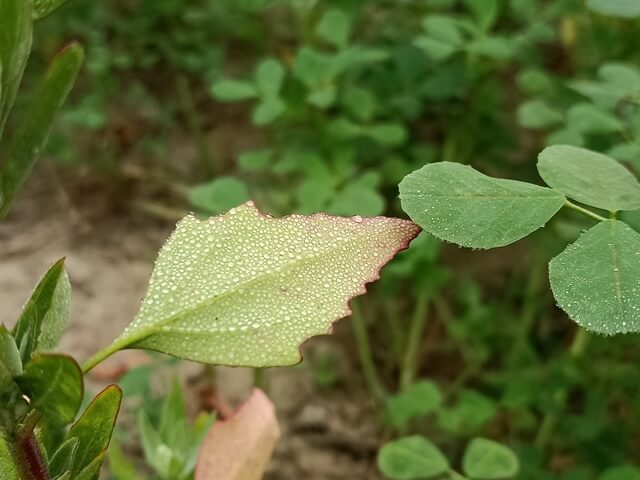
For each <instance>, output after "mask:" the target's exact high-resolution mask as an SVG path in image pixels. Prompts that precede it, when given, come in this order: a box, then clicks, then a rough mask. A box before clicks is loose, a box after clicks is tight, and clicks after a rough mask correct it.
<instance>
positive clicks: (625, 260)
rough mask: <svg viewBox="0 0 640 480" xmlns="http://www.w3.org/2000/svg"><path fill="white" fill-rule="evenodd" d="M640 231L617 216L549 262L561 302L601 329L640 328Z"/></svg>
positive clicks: (610, 332) (573, 316) (576, 316)
mask: <svg viewBox="0 0 640 480" xmlns="http://www.w3.org/2000/svg"><path fill="white" fill-rule="evenodd" d="M639 257H640V234H638V233H637V232H636V231H635V230H633V229H631V228H630V227H629V226H627V225H626V224H625V223H623V222H621V221H617V220H607V221H605V222H600V223H599V224H598V225H596V226H595V227H592V228H591V229H589V230H588V231H587V232H586V233H584V234H582V235H581V236H580V238H578V240H576V242H575V243H573V244H572V245H569V246H568V247H567V248H566V249H565V250H564V251H563V252H562V253H561V254H560V255H558V256H557V257H555V258H554V259H553V260H551V262H550V263H549V279H550V281H551V289H552V290H553V294H554V296H555V298H556V301H557V302H558V305H560V307H561V308H562V309H563V310H564V311H565V312H567V314H568V315H569V317H571V319H572V320H574V321H575V322H576V323H577V324H578V325H580V326H582V327H584V328H586V329H588V330H592V331H595V332H598V333H604V334H608V335H613V334H616V333H627V332H640V309H639V307H638V305H640V291H639V290H638V285H640V263H639V262H638V258H639Z"/></svg>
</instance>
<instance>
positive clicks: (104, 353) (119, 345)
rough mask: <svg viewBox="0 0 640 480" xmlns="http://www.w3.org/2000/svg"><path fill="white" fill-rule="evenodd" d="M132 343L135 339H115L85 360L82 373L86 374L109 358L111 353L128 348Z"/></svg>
mask: <svg viewBox="0 0 640 480" xmlns="http://www.w3.org/2000/svg"><path fill="white" fill-rule="evenodd" d="M131 343H133V341H127V342H126V343H124V342H118V341H115V342H113V343H112V344H111V345H109V346H108V347H106V348H103V349H102V350H100V351H99V352H98V353H96V354H95V355H94V356H93V357H91V358H90V359H89V360H87V361H86V362H84V364H83V365H82V373H83V374H85V375H86V374H87V373H89V372H90V371H91V370H92V369H93V367H95V366H96V365H98V364H99V363H100V362H102V361H104V360H105V359H107V358H109V357H110V356H111V355H113V354H114V353H116V352H117V351H119V350H122V349H124V348H126V347H127V345H130V344H131Z"/></svg>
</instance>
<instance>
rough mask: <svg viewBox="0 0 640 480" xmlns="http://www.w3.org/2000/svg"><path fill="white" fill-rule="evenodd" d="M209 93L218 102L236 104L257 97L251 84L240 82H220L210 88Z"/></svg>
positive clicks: (256, 92)
mask: <svg viewBox="0 0 640 480" xmlns="http://www.w3.org/2000/svg"><path fill="white" fill-rule="evenodd" d="M211 93H212V94H213V96H214V97H215V98H217V99H218V100H221V101H225V102H238V101H241V100H249V99H251V98H255V97H257V96H258V91H257V90H256V87H255V86H254V85H253V84H251V83H249V82H244V81H240V80H221V81H219V82H217V83H215V84H214V85H213V86H212V87H211Z"/></svg>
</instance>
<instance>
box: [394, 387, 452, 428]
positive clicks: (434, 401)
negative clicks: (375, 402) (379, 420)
mask: <svg viewBox="0 0 640 480" xmlns="http://www.w3.org/2000/svg"><path fill="white" fill-rule="evenodd" d="M441 403H442V394H441V393H440V389H439V388H438V386H437V385H436V384H435V383H433V382H431V381H429V380H421V381H419V382H415V383H414V384H412V385H411V387H410V388H409V389H408V390H407V391H406V392H401V393H398V394H396V395H394V396H392V397H390V398H389V399H388V400H387V412H388V415H389V420H390V422H391V424H392V425H393V426H394V427H403V426H405V425H406V424H407V423H408V422H409V421H411V420H412V419H414V418H418V417H422V416H424V415H427V414H429V413H431V412H433V411H435V410H436V409H437V408H438V407H439V406H440V404H441Z"/></svg>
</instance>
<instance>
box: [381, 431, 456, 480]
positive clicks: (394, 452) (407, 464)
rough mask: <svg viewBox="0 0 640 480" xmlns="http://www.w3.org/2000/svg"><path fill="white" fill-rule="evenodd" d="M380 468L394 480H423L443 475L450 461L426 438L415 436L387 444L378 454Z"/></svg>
mask: <svg viewBox="0 0 640 480" xmlns="http://www.w3.org/2000/svg"><path fill="white" fill-rule="evenodd" d="M378 468H379V469H380V471H381V472H382V473H384V475H385V476H386V477H387V478H390V479H393V480H413V479H415V480H422V479H428V478H433V477H435V476H437V475H442V474H443V473H445V472H446V471H447V470H448V469H449V461H448V460H447V459H446V458H445V456H444V455H443V454H442V452H441V451H440V449H439V448H438V447H436V446H435V445H434V444H433V443H431V442H430V441H429V440H427V439H426V438H424V437H421V436H418V435H414V436H410V437H404V438H400V439H399V440H395V441H393V442H390V443H387V444H386V445H385V446H384V447H382V448H381V449H380V453H379V454H378Z"/></svg>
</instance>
